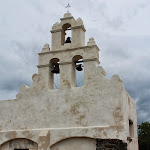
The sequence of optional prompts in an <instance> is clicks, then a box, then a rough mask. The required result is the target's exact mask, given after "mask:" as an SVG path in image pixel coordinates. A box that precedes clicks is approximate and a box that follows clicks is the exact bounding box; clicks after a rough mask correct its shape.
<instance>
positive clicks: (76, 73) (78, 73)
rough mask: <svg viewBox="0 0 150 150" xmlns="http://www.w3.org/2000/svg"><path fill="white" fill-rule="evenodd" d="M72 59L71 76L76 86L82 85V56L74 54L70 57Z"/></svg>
mask: <svg viewBox="0 0 150 150" xmlns="http://www.w3.org/2000/svg"><path fill="white" fill-rule="evenodd" d="M72 61H73V78H74V82H75V85H76V87H81V86H84V65H83V57H82V56H81V55H76V56H74V57H73V59H72Z"/></svg>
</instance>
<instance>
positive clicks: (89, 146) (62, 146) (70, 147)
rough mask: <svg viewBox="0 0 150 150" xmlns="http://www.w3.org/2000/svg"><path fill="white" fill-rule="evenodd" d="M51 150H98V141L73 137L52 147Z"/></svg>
mask: <svg viewBox="0 0 150 150" xmlns="http://www.w3.org/2000/svg"><path fill="white" fill-rule="evenodd" d="M50 149H51V150H96V140H95V139H92V138H87V137H72V138H68V139H64V140H62V141H59V142H57V143H55V144H54V145H52V146H51V147H50Z"/></svg>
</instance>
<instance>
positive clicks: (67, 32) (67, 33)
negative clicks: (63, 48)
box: [61, 23, 72, 45]
mask: <svg viewBox="0 0 150 150" xmlns="http://www.w3.org/2000/svg"><path fill="white" fill-rule="evenodd" d="M62 29H63V31H62V43H61V44H62V45H64V44H65V43H71V37H72V35H71V34H72V32H71V25H70V24H69V23H66V24H64V25H63V26H62Z"/></svg>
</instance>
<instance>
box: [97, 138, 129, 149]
mask: <svg viewBox="0 0 150 150" xmlns="http://www.w3.org/2000/svg"><path fill="white" fill-rule="evenodd" d="M96 150H127V144H126V143H123V142H122V141H121V140H116V139H106V140H105V139H97V140H96Z"/></svg>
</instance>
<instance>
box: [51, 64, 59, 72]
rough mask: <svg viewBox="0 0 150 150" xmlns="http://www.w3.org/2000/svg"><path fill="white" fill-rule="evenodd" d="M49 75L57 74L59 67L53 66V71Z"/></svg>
mask: <svg viewBox="0 0 150 150" xmlns="http://www.w3.org/2000/svg"><path fill="white" fill-rule="evenodd" d="M51 73H56V74H58V73H59V65H58V64H55V65H54V69H53V70H52V71H51Z"/></svg>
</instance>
